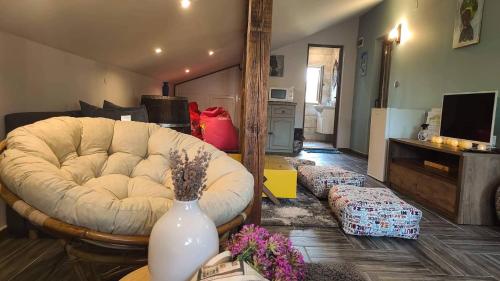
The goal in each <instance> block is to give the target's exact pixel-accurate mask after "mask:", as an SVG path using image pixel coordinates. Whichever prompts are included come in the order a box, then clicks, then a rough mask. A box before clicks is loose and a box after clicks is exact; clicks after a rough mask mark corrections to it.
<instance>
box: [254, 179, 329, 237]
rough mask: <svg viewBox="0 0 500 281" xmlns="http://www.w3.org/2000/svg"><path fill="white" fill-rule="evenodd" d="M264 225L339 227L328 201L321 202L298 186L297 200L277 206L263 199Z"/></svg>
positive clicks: (288, 200) (285, 201) (285, 200)
mask: <svg viewBox="0 0 500 281" xmlns="http://www.w3.org/2000/svg"><path fill="white" fill-rule="evenodd" d="M262 225H264V226H299V227H327V228H331V227H338V223H337V221H336V220H335V218H334V217H333V215H332V212H331V210H330V208H329V207H328V202H327V201H320V200H319V199H318V198H316V197H315V196H314V195H313V194H312V193H311V192H310V191H308V190H306V189H305V188H304V187H302V186H300V185H298V186H297V199H280V205H275V204H274V203H273V202H271V200H269V199H268V198H263V199H262Z"/></svg>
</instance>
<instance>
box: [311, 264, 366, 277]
mask: <svg viewBox="0 0 500 281" xmlns="http://www.w3.org/2000/svg"><path fill="white" fill-rule="evenodd" d="M306 272H307V273H306V274H307V275H306V280H308V281H332V280H335V281H365V280H366V278H365V277H363V274H362V273H361V272H360V271H359V270H358V269H357V268H356V266H354V265H353V264H350V263H338V264H319V263H308V264H306Z"/></svg>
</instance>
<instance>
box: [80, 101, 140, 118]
mask: <svg viewBox="0 0 500 281" xmlns="http://www.w3.org/2000/svg"><path fill="white" fill-rule="evenodd" d="M80 108H81V110H82V115H83V116H85V117H103V118H108V119H113V120H122V117H123V116H130V117H131V119H132V121H137V122H146V123H147V122H148V112H147V110H146V107H145V106H142V107H137V108H135V107H134V108H125V107H122V108H100V107H97V106H94V105H91V104H88V103H86V102H83V101H80Z"/></svg>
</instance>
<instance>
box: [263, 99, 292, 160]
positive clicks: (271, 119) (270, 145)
mask: <svg viewBox="0 0 500 281" xmlns="http://www.w3.org/2000/svg"><path fill="white" fill-rule="evenodd" d="M295 106H296V104H295V103H291V102H269V104H268V107H267V133H268V138H267V147H266V152H282V153H292V152H293V132H294V130H295Z"/></svg>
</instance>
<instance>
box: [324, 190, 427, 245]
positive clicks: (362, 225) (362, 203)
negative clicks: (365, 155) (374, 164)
mask: <svg viewBox="0 0 500 281" xmlns="http://www.w3.org/2000/svg"><path fill="white" fill-rule="evenodd" d="M328 202H329V203H330V207H331V208H332V211H333V212H334V213H335V215H336V216H337V218H338V219H339V220H340V221H341V223H342V229H343V230H344V232H345V233H347V234H352V235H366V236H388V237H399V238H406V239H417V238H418V235H419V232H420V231H419V230H420V227H419V223H420V219H421V218H422V212H421V211H420V210H419V209H417V208H415V207H413V206H412V205H410V204H408V203H406V202H405V201H403V200H402V199H400V198H399V197H397V196H396V194H394V193H393V192H392V191H391V190H389V189H387V188H365V187H362V188H360V187H355V186H334V187H332V189H331V190H330V194H329V196H328Z"/></svg>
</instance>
